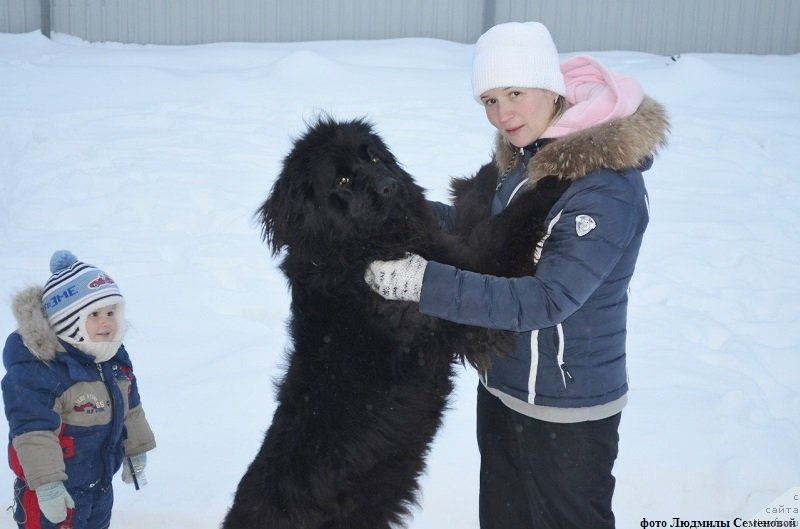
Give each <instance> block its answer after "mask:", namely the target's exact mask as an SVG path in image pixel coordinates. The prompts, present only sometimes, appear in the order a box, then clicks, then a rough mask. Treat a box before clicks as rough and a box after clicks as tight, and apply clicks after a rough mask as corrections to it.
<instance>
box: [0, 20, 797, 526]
mask: <svg viewBox="0 0 800 529" xmlns="http://www.w3.org/2000/svg"><path fill="white" fill-rule="evenodd" d="M471 53H472V47H471V46H470V45H464V44H456V43H452V42H447V41H440V40H430V39H400V40H386V41H370V42H358V41H338V42H314V43H292V44H278V43H275V44H242V43H239V44H213V45H203V46H186V47H161V46H139V45H119V44H87V43H85V42H82V41H79V40H77V39H74V38H71V37H67V36H63V35H55V37H54V40H53V41H50V40H47V39H46V38H44V37H42V36H41V35H40V34H37V33H30V34H22V35H8V34H0V241H2V243H0V298H1V299H2V303H3V304H4V305H5V306H6V307H8V306H9V304H10V300H11V297H12V296H13V294H14V293H15V292H16V291H18V290H20V289H21V288H23V287H25V286H27V285H30V284H36V283H39V284H41V283H43V282H44V281H45V280H46V279H47V278H48V276H49V272H48V269H47V266H48V261H49V257H50V254H51V253H52V252H53V251H54V250H56V249H62V248H66V249H69V250H71V251H73V252H74V253H75V254H76V255H77V256H78V257H79V258H81V259H83V260H86V261H87V262H90V263H93V264H95V265H97V266H99V267H100V268H102V269H104V270H106V271H107V272H109V273H110V274H111V275H113V277H114V278H115V279H116V280H117V282H118V283H119V285H120V287H121V289H122V292H123V294H124V295H125V297H126V299H127V316H128V319H129V320H130V323H131V329H130V331H129V333H128V335H127V337H126V340H125V342H126V344H127V346H128V349H129V351H130V352H131V354H132V356H133V359H134V362H135V366H136V371H137V374H138V376H139V380H140V386H141V392H142V396H143V399H144V404H145V408H146V410H147V413H148V416H149V419H150V422H151V425H152V426H153V428H154V430H155V432H156V435H157V438H158V443H159V446H158V448H157V450H156V451H155V452H152V453H151V455H150V458H149V466H148V469H147V474H148V480H149V484H148V485H147V487H145V488H143V489H142V490H141V491H139V492H134V491H133V490H132V489H130V488H129V487H128V486H124V485H123V484H122V483H121V481H118V485H117V486H116V491H117V501H116V506H115V514H114V523H113V527H114V528H115V529H140V528H141V527H163V528H170V529H182V528H190V527H191V528H193V529H211V528H216V527H217V526H218V524H219V522H220V521H221V519H222V517H223V515H224V513H225V510H226V508H227V506H228V505H229V504H230V501H231V497H232V494H233V491H234V489H235V486H236V484H237V483H238V480H239V478H240V477H241V475H242V473H243V472H244V469H245V467H246V466H247V464H248V463H249V462H250V460H251V459H252V457H253V456H254V455H255V452H256V449H257V447H258V446H259V444H260V442H261V438H262V435H263V433H264V431H265V429H266V427H267V426H268V424H269V421H270V419H271V416H272V412H273V400H272V394H273V393H272V380H273V379H274V378H275V377H277V376H278V375H279V374H280V373H281V369H282V365H283V363H282V355H283V351H284V347H285V345H286V343H287V341H286V333H285V327H284V323H285V320H286V317H287V314H288V303H289V299H288V295H287V290H286V286H285V281H284V278H283V276H282V275H281V274H280V272H279V271H278V270H277V268H276V264H277V263H276V262H275V261H273V260H272V259H271V257H270V255H269V252H268V251H267V249H266V247H265V245H264V244H262V243H261V241H260V239H259V230H258V227H257V226H256V225H255V224H254V222H253V213H254V211H255V209H256V208H257V207H258V206H259V205H260V202H261V201H262V200H263V199H264V197H265V196H266V193H267V191H268V189H269V187H270V185H271V183H272V180H273V179H274V177H275V175H277V173H278V170H279V166H280V163H281V161H282V158H283V156H284V155H285V154H286V153H287V151H288V149H289V147H290V144H291V141H292V139H293V138H295V137H297V136H298V135H299V134H300V133H301V132H302V131H303V130H304V127H305V122H307V121H310V120H312V119H313V118H314V117H315V116H316V115H317V114H318V113H319V112H327V113H330V114H332V115H333V116H334V117H337V118H353V117H360V116H366V117H367V118H369V119H371V120H372V121H373V122H374V123H375V125H376V128H377V130H378V131H380V133H381V134H382V135H383V137H384V139H385V141H386V142H387V144H388V145H389V146H390V147H391V148H392V150H393V152H394V153H395V154H396V155H397V157H398V158H399V160H401V161H402V162H403V164H404V165H405V167H406V169H407V170H408V171H409V172H410V173H412V174H413V175H415V176H416V178H417V180H418V182H419V183H420V184H421V185H423V186H424V187H426V189H428V191H429V197H430V198H433V199H438V200H447V196H448V195H447V184H448V179H449V177H450V176H463V175H467V174H471V173H472V172H474V171H475V170H476V169H477V168H478V167H479V166H480V164H482V163H483V162H485V161H487V160H488V159H489V156H490V146H491V138H492V136H493V131H492V128H491V126H490V125H489V123H488V122H487V121H486V119H485V117H484V115H483V111H482V109H481V107H480V106H478V105H477V104H476V103H475V102H474V101H473V100H472V99H471V91H470V87H469V79H470V62H471ZM594 55H595V56H597V57H599V58H600V59H601V60H603V61H605V62H606V63H607V64H609V65H610V66H611V67H612V68H614V69H617V70H620V71H623V72H626V73H628V74H632V75H634V76H635V77H637V78H638V79H639V80H640V81H641V82H642V84H643V85H644V87H645V90H646V91H647V92H648V94H649V95H651V96H652V97H654V98H655V99H657V100H659V101H661V102H662V103H663V104H665V105H666V107H667V109H668V110H669V112H670V115H671V119H672V137H671V144H670V146H669V147H668V148H667V149H666V150H665V151H664V152H663V153H662V154H661V155H660V156H659V157H658V159H657V160H656V163H655V165H654V167H653V169H652V170H651V171H650V172H648V173H647V174H646V179H647V182H648V188H649V191H650V196H651V206H652V218H651V223H650V228H649V230H648V233H647V236H646V239H645V243H644V247H643V248H642V253H641V257H640V259H639V264H638V269H637V274H636V277H635V279H634V281H633V284H632V293H631V304H630V322H629V372H630V382H631V391H630V403H629V405H628V407H627V408H626V410H625V412H624V413H623V420H622V426H621V438H622V440H621V453H620V457H619V460H618V463H617V466H616V469H615V474H616V476H617V479H618V485H617V492H616V496H615V511H616V514H617V519H618V526H619V527H620V528H632V527H638V526H639V523H640V522H641V520H642V519H643V518H647V520H666V521H671V520H672V518H674V517H679V518H681V519H683V520H733V519H734V518H736V517H751V516H753V515H754V514H756V513H758V512H762V511H763V510H764V506H765V505H767V504H768V503H770V502H771V501H772V500H773V499H775V498H778V497H779V496H781V495H782V494H784V493H786V492H787V491H789V490H790V489H792V488H793V487H797V486H799V485H800V392H798V385H799V384H800V321H798V319H799V317H800V281H798V272H797V270H798V261H800V208H799V207H798V205H799V204H800V179H799V178H798V170H797V167H798V162H797V158H796V156H797V154H798V151H800V90H799V88H800V55H794V56H747V55H715V54H684V55H682V56H680V57H676V58H674V59H673V58H671V57H663V56H657V55H650V54H643V53H634V52H602V53H596V54H594ZM565 57H566V56H565ZM14 328H15V322H14V319H13V316H12V315H11V311H10V309H2V310H0V329H2V331H3V333H4V334H7V333H10V332H12V331H13V330H14ZM476 381H477V378H476V375H475V374H474V372H472V371H470V370H467V369H464V370H462V371H461V372H460V377H459V383H458V389H457V391H456V393H455V394H454V395H453V399H452V402H453V409H452V410H451V411H450V412H449V414H448V415H447V419H446V425H445V427H444V428H443V430H442V431H441V432H440V434H439V436H438V437H437V440H436V444H435V446H434V449H433V451H432V453H431V456H430V459H429V468H428V474H427V476H426V477H425V479H424V481H423V483H422V499H421V507H420V509H418V510H417V511H416V512H415V515H414V517H413V519H412V520H410V521H409V527H410V528H412V529H433V528H437V529H439V528H458V529H470V528H477V527H478V522H477V489H478V487H477V472H478V455H477V448H476V446H475V440H474V393H475V392H474V388H475V385H476ZM6 434H7V426H6V424H4V423H3V424H1V425H0V437H5V436H6ZM11 483H12V474H11V471H10V470H8V469H7V468H5V467H4V466H3V468H2V469H0V506H3V507H4V506H5V505H7V504H10V503H11V499H12V490H11ZM785 497H786V498H788V499H787V500H785V502H784V504H783V505H784V506H785V507H787V508H789V507H791V508H800V500H798V497H797V495H796V494H795V495H789V496H785ZM786 502H788V503H786ZM792 502H795V503H792ZM795 518H797V519H800V516H796V515H795ZM11 527H13V523H12V520H11V516H10V514H8V513H0V528H11Z"/></svg>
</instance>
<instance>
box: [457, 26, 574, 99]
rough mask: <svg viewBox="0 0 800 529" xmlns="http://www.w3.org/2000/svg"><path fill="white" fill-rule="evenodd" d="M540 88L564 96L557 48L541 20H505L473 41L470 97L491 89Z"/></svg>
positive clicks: (564, 88) (565, 91)
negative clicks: (511, 87) (512, 87)
mask: <svg viewBox="0 0 800 529" xmlns="http://www.w3.org/2000/svg"><path fill="white" fill-rule="evenodd" d="M510 86H515V87H518V88H542V89H545V90H550V91H552V92H555V93H556V94H559V95H562V96H565V95H566V94H567V89H566V87H565V86H564V75H563V74H562V73H561V67H560V61H559V58H558V50H557V49H556V45H555V43H554V42H553V38H552V37H551V36H550V32H549V31H548V30H547V28H546V27H545V26H544V24H541V23H540V22H508V23H506V24H498V25H496V26H494V27H492V28H490V29H489V30H488V31H487V32H486V33H484V34H483V35H481V36H480V38H479V39H478V42H476V43H475V51H474V55H473V57H472V96H473V97H474V98H475V100H476V101H478V102H480V100H481V94H482V93H484V92H485V91H487V90H491V89H492V88H500V87H503V88H504V87H510Z"/></svg>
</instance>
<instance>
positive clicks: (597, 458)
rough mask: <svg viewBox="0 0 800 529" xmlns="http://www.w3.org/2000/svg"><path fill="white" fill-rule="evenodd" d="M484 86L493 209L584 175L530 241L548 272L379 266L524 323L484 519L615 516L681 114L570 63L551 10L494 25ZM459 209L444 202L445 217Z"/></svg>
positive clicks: (592, 63)
mask: <svg viewBox="0 0 800 529" xmlns="http://www.w3.org/2000/svg"><path fill="white" fill-rule="evenodd" d="M472 87H473V95H474V97H475V99H476V100H477V101H479V102H480V103H481V104H483V105H484V108H485V111H486V116H487V118H488V119H489V122H490V123H491V124H492V125H493V126H494V127H495V128H497V131H498V134H497V142H496V149H495V155H494V162H495V164H496V166H497V168H498V182H497V189H496V192H495V195H494V197H493V201H492V204H491V211H492V214H493V215H495V214H497V213H499V212H500V211H502V210H503V209H504V208H505V207H506V206H507V205H508V204H509V203H510V202H511V201H512V200H513V199H514V196H515V194H516V193H517V192H518V191H519V190H520V189H521V188H524V189H525V190H526V191H525V192H533V193H535V192H536V183H537V181H539V180H541V179H542V178H543V177H545V176H548V175H557V176H558V177H559V178H561V179H566V180H568V181H569V182H570V184H569V186H568V187H567V188H566V190H565V191H564V193H563V195H561V198H560V199H559V200H558V201H557V202H556V204H555V205H554V206H553V207H552V209H551V210H550V212H549V214H548V216H547V219H546V221H545V227H546V235H545V236H544V238H543V239H542V241H540V242H539V244H538V245H537V247H536V248H535V249H534V248H531V253H532V254H534V255H535V258H536V272H535V274H534V275H532V276H526V277H521V278H503V277H495V276H488V275H481V274H476V273H471V272H467V271H463V270H458V269H455V268H453V267H451V266H448V265H445V264H441V263H437V262H433V261H430V262H427V261H425V259H423V258H422V257H420V256H418V255H409V256H407V257H406V258H405V259H400V260H395V261H376V262H374V263H372V264H371V265H370V266H369V268H368V270H367V272H366V274H365V278H366V280H367V283H368V284H369V285H370V287H372V288H373V290H375V291H376V292H378V293H379V294H381V295H382V296H383V297H385V298H387V299H398V300H404V301H415V302H419V310H420V311H421V312H423V313H425V314H428V315H432V316H437V317H440V318H443V319H446V320H450V321H453V322H457V323H463V324H469V325H477V326H483V327H488V328H495V329H506V330H510V331H515V332H517V333H518V335H517V337H516V342H515V346H514V350H513V352H512V353H511V354H509V355H507V356H504V357H495V358H494V359H493V362H492V366H491V368H490V369H489V370H488V371H487V372H486V373H482V374H481V383H480V384H479V387H478V410H477V416H478V417H477V431H478V445H479V448H480V452H481V476H480V480H481V482H480V483H481V489H480V522H481V527H482V528H483V529H491V528H501V527H502V528H509V527H513V528H515V529H519V528H534V527H535V528H537V529H541V528H553V529H565V528H581V529H585V528H587V527H591V528H593V529H601V528H613V527H614V525H615V522H614V514H613V512H612V507H611V504H612V495H613V491H614V483H615V480H614V477H613V475H612V469H613V465H614V461H615V459H616V456H617V449H618V441H619V436H618V427H619V422H620V417H621V411H622V409H623V407H624V406H625V404H626V400H627V397H626V394H627V389H628V385H627V374H626V367H625V354H626V353H625V336H626V320H627V313H626V311H627V290H628V285H629V283H630V280H631V276H632V274H633V270H634V266H635V264H636V259H637V256H638V253H639V247H640V245H641V242H642V237H643V235H644V231H645V228H646V227H647V223H648V218H649V216H648V203H647V200H648V199H647V191H646V189H645V185H644V181H643V178H642V171H644V170H646V169H648V168H649V167H650V164H651V162H652V158H653V156H654V155H655V153H656V151H657V150H658V148H659V147H660V146H662V145H663V144H665V142H666V134H667V130H668V123H667V118H666V114H665V111H664V109H663V108H662V107H661V106H660V105H659V104H658V103H656V102H655V101H653V100H651V99H649V98H648V97H646V96H645V95H644V93H643V91H642V89H641V87H640V86H639V84H638V83H637V82H636V81H634V80H633V79H631V78H629V77H626V76H622V75H619V74H615V73H613V72H611V71H609V70H608V69H607V68H605V67H604V66H603V65H602V64H600V63H599V62H598V61H596V60H595V59H593V58H590V57H575V58H572V59H570V60H568V61H566V62H565V63H563V64H561V65H559V57H558V52H557V50H556V47H555V44H554V43H553V40H552V38H551V36H550V33H549V32H548V30H547V28H545V27H544V26H543V25H542V24H540V23H537V22H528V23H508V24H500V25H497V26H495V27H493V28H491V29H490V30H488V31H487V32H486V33H485V34H484V35H482V36H481V37H480V39H478V42H477V43H476V46H475V54H474V58H473V75H472ZM448 209H449V208H448V207H447V206H445V205H442V204H439V205H436V207H435V210H436V211H437V213H438V214H439V216H440V217H441V219H442V221H443V222H444V223H447V222H451V221H450V219H452V218H453V217H454V215H453V214H452V210H448Z"/></svg>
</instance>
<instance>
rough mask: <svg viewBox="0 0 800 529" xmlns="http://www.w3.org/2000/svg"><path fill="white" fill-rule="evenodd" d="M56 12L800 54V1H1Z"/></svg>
mask: <svg viewBox="0 0 800 529" xmlns="http://www.w3.org/2000/svg"><path fill="white" fill-rule="evenodd" d="M41 6H45V7H49V9H44V10H43V9H42V7H41ZM47 14H52V17H51V18H50V19H48V20H46V21H45V26H46V28H47V29H49V28H52V31H55V32H59V33H65V34H69V35H75V36H77V37H80V38H83V39H85V40H88V41H91V42H95V41H114V42H123V43H140V44H202V43H207V42H226V41H231V42H235V41H245V42H273V41H284V42H290V41H309V40H328V39H352V40H365V39H386V38H400V37H432V38H440V39H448V40H452V41H456V42H466V43H473V42H475V40H476V39H477V38H478V36H480V34H481V33H482V32H483V31H485V30H486V29H487V28H488V27H489V26H491V25H493V24H495V23H500V22H507V21H512V20H515V21H525V20H539V21H541V22H544V23H545V24H546V25H547V26H548V27H549V28H550V30H551V31H552V33H553V38H554V39H555V41H556V44H557V45H558V48H559V50H560V51H562V52H573V51H599V50H636V51H644V52H650V53H657V54H662V55H672V54H677V53H682V52H722V53H756V54H766V53H779V54H791V53H800V0H0V32H26V31H32V30H34V29H36V28H38V27H40V25H39V19H40V16H41V15H47ZM42 20H45V17H42ZM45 26H42V27H43V32H44V33H47V31H46V29H45Z"/></svg>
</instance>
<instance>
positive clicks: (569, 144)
mask: <svg viewBox="0 0 800 529" xmlns="http://www.w3.org/2000/svg"><path fill="white" fill-rule="evenodd" d="M668 132H669V120H668V117H667V112H666V109H665V108H664V107H663V106H662V105H661V104H660V103H658V102H657V101H655V100H653V99H651V98H649V97H646V96H645V98H644V101H643V102H642V104H641V105H639V108H638V109H637V110H636V112H634V113H633V114H632V115H630V116H628V117H626V118H620V119H616V120H614V121H609V122H607V123H602V124H600V125H596V126H594V127H589V128H587V129H583V130H581V131H578V132H575V133H572V134H569V135H567V136H563V137H560V138H556V139H554V140H553V141H551V142H549V143H548V144H547V145H545V146H544V147H542V148H541V149H540V150H539V152H537V153H536V157H535V163H531V164H528V179H529V180H530V181H531V182H534V183H535V182H537V181H539V180H540V179H541V178H544V177H545V176H549V175H557V176H559V177H560V178H564V179H569V180H577V179H579V178H581V177H582V176H584V175H586V174H588V173H590V172H592V171H595V170H598V169H604V168H605V169H612V170H615V171H616V170H621V169H625V168H627V167H636V166H638V165H640V163H641V162H642V161H643V160H645V159H647V158H649V157H652V156H654V155H655V154H656V153H657V152H658V150H659V149H660V148H661V147H664V146H665V145H666V144H667V134H668ZM513 155H514V147H513V146H512V145H510V144H509V143H508V142H507V141H506V140H505V139H504V138H503V136H502V135H501V134H498V135H497V139H496V143H495V156H494V158H495V162H496V164H497V167H498V169H499V170H500V171H504V170H505V169H506V167H507V166H508V164H509V162H510V161H511V158H512V156H513Z"/></svg>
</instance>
